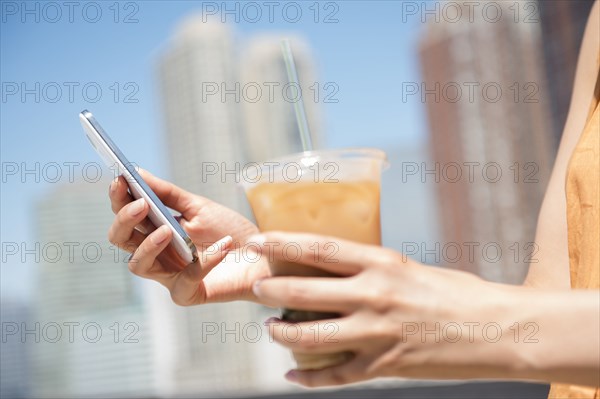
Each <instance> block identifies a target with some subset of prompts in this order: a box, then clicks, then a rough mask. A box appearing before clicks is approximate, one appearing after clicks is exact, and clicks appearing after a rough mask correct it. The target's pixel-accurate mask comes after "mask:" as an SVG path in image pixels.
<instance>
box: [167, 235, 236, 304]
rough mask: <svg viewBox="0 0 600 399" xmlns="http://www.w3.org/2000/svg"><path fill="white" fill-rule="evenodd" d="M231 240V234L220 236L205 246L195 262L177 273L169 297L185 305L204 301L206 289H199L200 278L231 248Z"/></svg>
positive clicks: (219, 261)
mask: <svg viewBox="0 0 600 399" xmlns="http://www.w3.org/2000/svg"><path fill="white" fill-rule="evenodd" d="M232 242H233V239H232V238H231V236H226V237H223V238H221V239H220V240H219V241H217V242H215V243H214V244H213V245H211V246H210V247H208V248H206V250H204V251H203V252H202V254H201V255H200V257H199V259H198V260H197V261H196V262H194V263H191V264H189V265H187V266H186V267H185V268H184V269H183V270H182V271H181V272H179V273H178V274H177V277H176V278H175V281H174V284H173V289H172V290H171V298H172V299H173V301H174V302H175V303H176V304H178V305H182V306H187V305H192V304H198V303H203V302H204V301H205V299H206V290H201V289H199V286H200V284H202V279H203V278H204V277H205V276H206V275H207V274H208V273H209V272H210V271H211V270H212V269H213V268H214V267H215V266H217V265H218V264H219V263H221V261H222V260H223V258H225V256H226V255H227V253H228V252H229V250H230V249H231V244H232ZM201 296H203V297H201Z"/></svg>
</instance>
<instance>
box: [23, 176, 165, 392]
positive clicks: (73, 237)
mask: <svg viewBox="0 0 600 399" xmlns="http://www.w3.org/2000/svg"><path fill="white" fill-rule="evenodd" d="M107 187H108V182H107V181H100V182H97V183H85V182H76V183H71V184H64V185H61V186H60V187H56V188H55V189H54V190H53V191H52V192H50V193H48V194H47V195H46V196H44V199H43V201H40V202H39V203H38V205H37V215H38V217H37V218H36V220H37V221H38V225H37V229H36V230H37V231H38V242H36V243H35V244H34V245H35V249H36V251H35V253H36V254H37V255H36V256H38V257H39V258H38V259H36V263H39V284H38V285H39V287H38V289H37V292H38V295H39V296H38V298H36V300H35V303H36V304H37V307H36V309H34V317H32V318H31V319H32V320H33V321H32V322H31V323H29V324H28V327H27V328H28V330H30V331H32V334H30V335H28V336H27V343H28V344H29V348H30V353H31V355H32V363H33V364H32V366H33V372H34V374H33V378H32V381H33V387H32V388H33V396H36V397H38V396H42V397H44V396H48V397H81V396H85V395H89V394H90V393H93V394H95V395H100V396H105V397H106V396H130V395H139V394H140V393H141V394H143V395H146V394H147V395H152V394H153V392H154V382H153V380H154V367H153V361H152V356H151V345H152V334H151V333H150V332H149V331H148V328H147V326H148V323H147V319H146V315H145V312H146V309H145V307H144V303H143V299H142V292H141V291H140V289H139V287H138V285H137V283H136V281H135V279H136V278H135V276H133V275H132V274H131V273H130V272H129V270H128V268H127V264H126V262H125V260H126V258H127V255H128V254H127V253H125V252H124V251H120V250H117V249H116V248H115V247H112V246H110V245H109V244H108V242H107V239H106V230H107V229H108V226H110V224H111V223H112V220H113V218H114V215H113V214H112V212H111V210H110V206H109V204H108V198H107V190H106V189H107ZM36 323H37V324H36Z"/></svg>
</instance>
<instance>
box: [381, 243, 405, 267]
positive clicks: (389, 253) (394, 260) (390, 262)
mask: <svg viewBox="0 0 600 399" xmlns="http://www.w3.org/2000/svg"><path fill="white" fill-rule="evenodd" d="M401 260H402V259H401V257H400V256H399V255H398V254H397V253H396V251H394V250H391V249H388V248H382V249H381V250H380V251H378V253H377V255H376V257H375V259H374V263H375V264H376V265H379V266H381V267H383V268H385V269H388V268H395V267H397V266H398V265H399V264H400V263H401Z"/></svg>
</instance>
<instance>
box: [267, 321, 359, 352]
mask: <svg viewBox="0 0 600 399" xmlns="http://www.w3.org/2000/svg"><path fill="white" fill-rule="evenodd" d="M265 324H266V326H267V328H268V330H269V335H270V336H271V337H272V338H273V340H274V341H276V342H277V343H279V344H280V345H282V346H285V347H286V348H289V349H291V350H292V351H294V353H307V354H326V353H337V352H345V351H354V350H357V348H358V347H359V346H360V344H359V337H358V336H357V335H356V333H355V330H356V328H354V327H353V326H351V324H350V321H349V320H348V319H346V318H343V317H342V318H337V319H327V320H315V321H306V322H302V323H288V322H285V321H282V320H280V319H276V318H271V319H269V320H267V322H266V323H265Z"/></svg>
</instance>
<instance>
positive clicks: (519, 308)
mask: <svg viewBox="0 0 600 399" xmlns="http://www.w3.org/2000/svg"><path fill="white" fill-rule="evenodd" d="M519 291H520V292H518V293H517V292H512V293H511V295H510V298H509V299H508V300H509V302H510V304H511V306H510V307H511V308H513V309H514V312H512V315H514V317H513V318H514V319H515V322H517V323H519V326H520V327H523V328H524V326H525V325H526V323H531V324H529V325H528V326H530V327H529V329H528V330H527V331H522V332H521V334H520V336H519V339H518V340H517V341H518V342H516V343H515V340H514V339H513V340H512V342H504V345H505V347H506V349H507V351H508V353H509V354H510V355H511V357H513V358H514V360H515V361H514V362H510V363H509V364H507V365H506V366H507V371H508V373H509V374H513V375H514V376H515V377H519V378H525V379H535V380H544V381H555V382H565V383H573V384H581V385H590V386H598V385H600V293H598V292H597V291H582V290H577V291H569V290H564V291H562V290H561V291H546V290H535V289H525V288H524V289H521V290H519ZM512 315H511V316H510V317H512ZM511 325H513V326H514V324H511ZM509 328H510V326H509ZM512 331H513V332H514V329H513V330H512ZM534 331H535V334H534V333H533V332H534ZM523 333H524V334H523ZM527 334H529V337H527ZM513 338H514V337H513Z"/></svg>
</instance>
